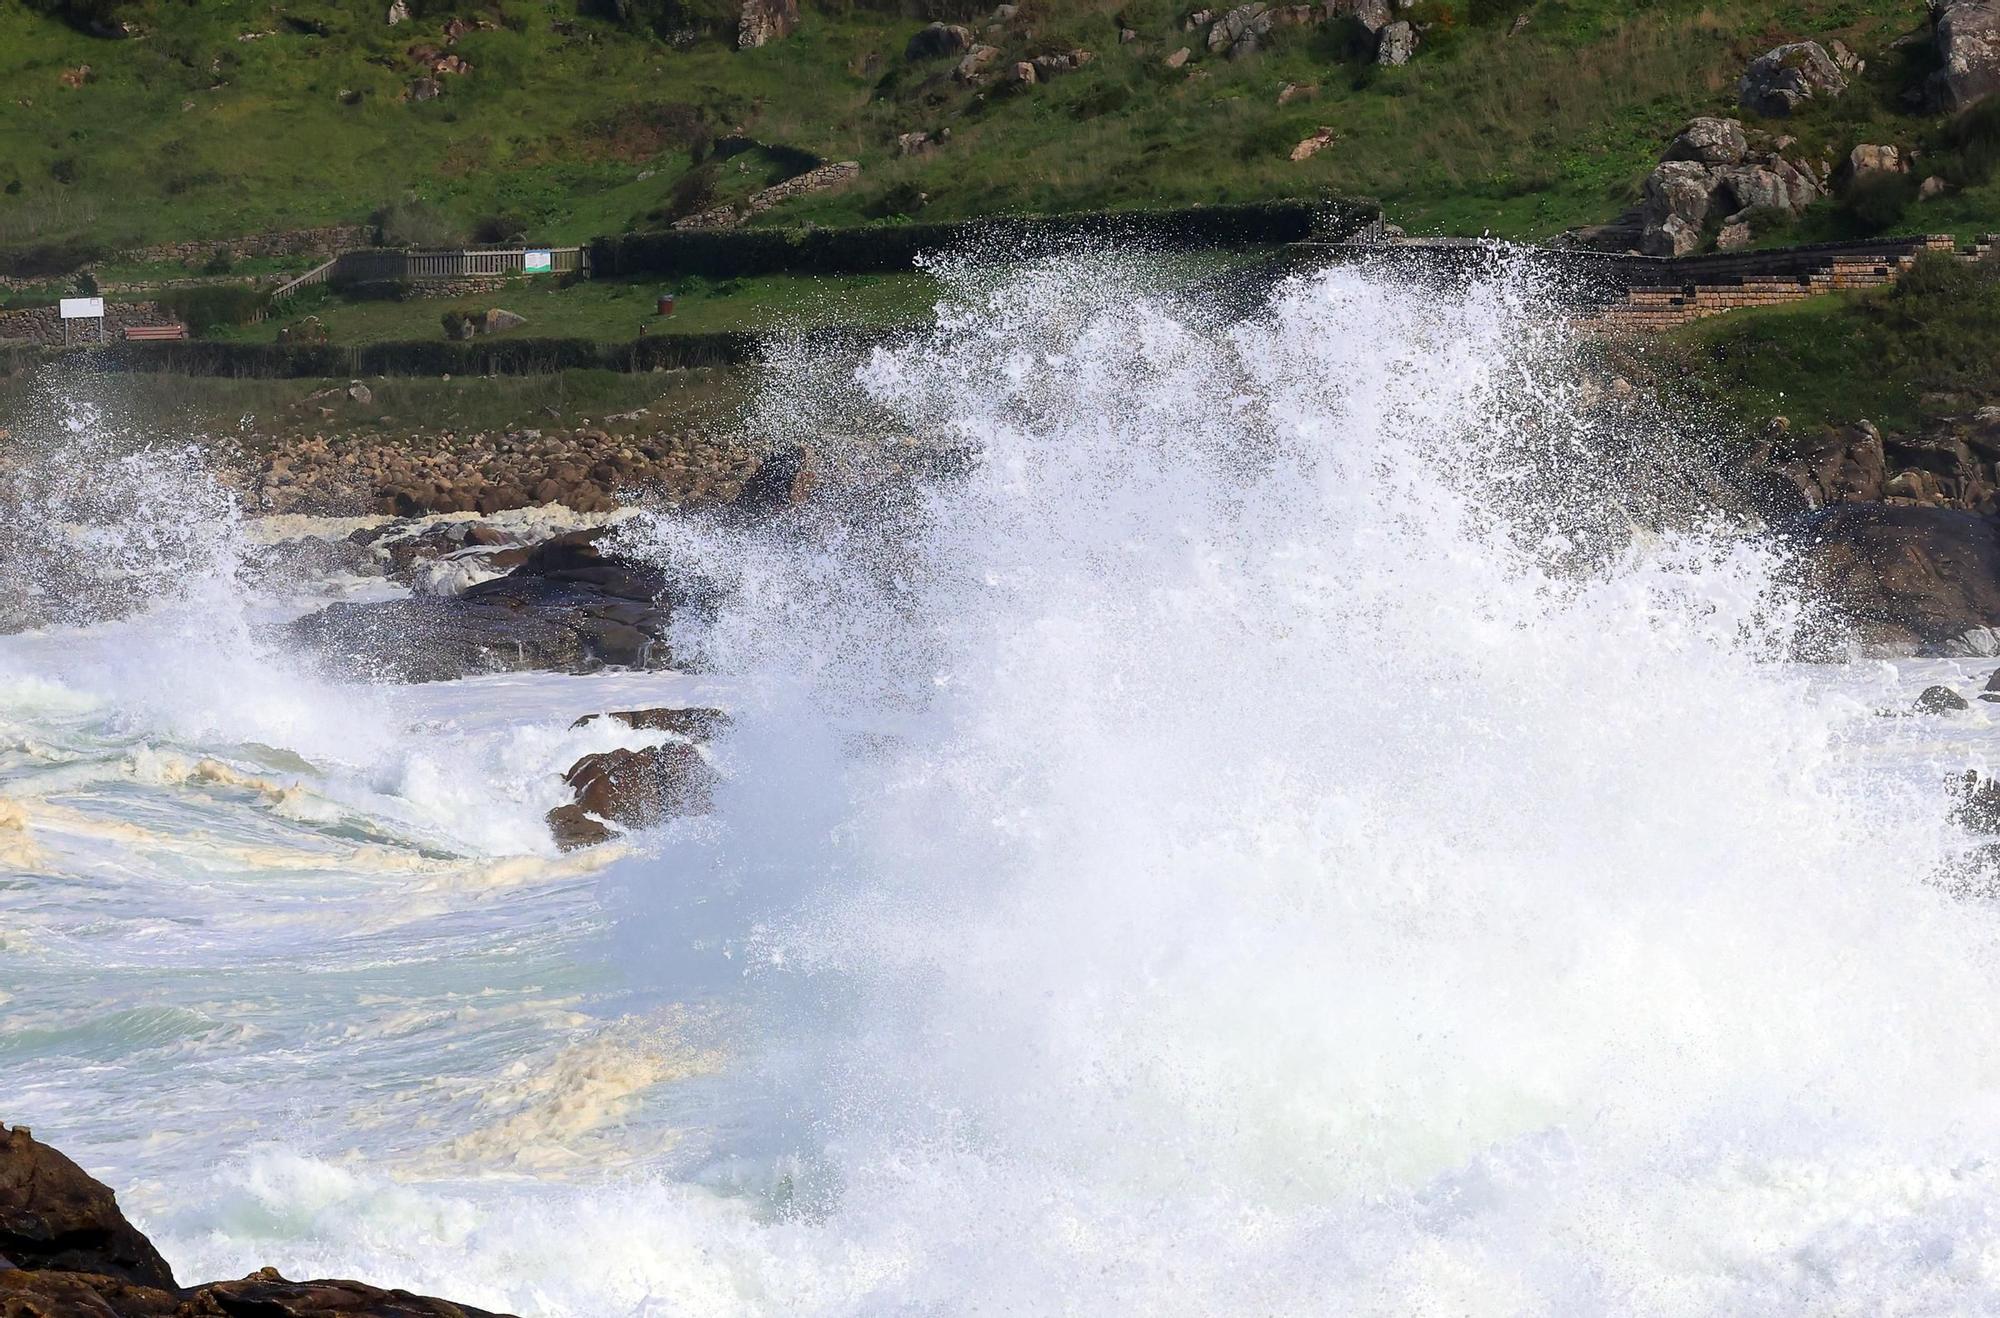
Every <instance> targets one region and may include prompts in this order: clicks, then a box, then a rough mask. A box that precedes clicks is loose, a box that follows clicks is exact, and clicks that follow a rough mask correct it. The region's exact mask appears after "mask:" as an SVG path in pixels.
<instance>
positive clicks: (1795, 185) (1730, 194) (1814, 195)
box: [1717, 156, 1821, 216]
mask: <svg viewBox="0 0 2000 1318" xmlns="http://www.w3.org/2000/svg"><path fill="white" fill-rule="evenodd" d="M1717 182H1718V183H1719V185H1720V188H1721V189H1722V190H1723V191H1724V193H1725V195H1724V197H1723V201H1724V203H1725V204H1724V206H1723V208H1722V209H1723V211H1724V213H1725V214H1733V213H1735V212H1737V211H1747V210H1777V211H1783V212H1785V213H1786V214H1787V215H1794V216H1795V215H1798V214H1799V213H1800V212H1801V211H1803V210H1805V208H1806V207H1808V206H1810V205H1812V204H1813V203H1814V202H1815V201H1818V200H1819V199H1820V196H1821V192H1820V186H1819V184H1818V183H1816V182H1814V181H1813V179H1812V176H1811V175H1809V174H1807V173H1806V172H1805V171H1804V170H1802V169H1800V168H1799V167H1798V166H1797V165H1794V164H1793V163H1792V162H1791V161H1789V160H1786V159H1784V158H1783V157H1781V156H1772V157H1770V158H1769V159H1767V160H1765V161H1764V162H1762V163H1761V164H1759V163H1749V164H1742V165H1731V166H1728V167H1726V168H1724V169H1722V170H1721V171H1720V173H1719V174H1718V175H1717Z"/></svg>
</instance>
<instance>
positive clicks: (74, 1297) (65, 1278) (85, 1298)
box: [0, 1268, 181, 1318]
mask: <svg viewBox="0 0 2000 1318" xmlns="http://www.w3.org/2000/svg"><path fill="white" fill-rule="evenodd" d="M180 1305H181V1296H180V1295H179V1294H178V1293H176V1292H173V1291H165V1290H161V1289H159V1288H158V1287H154V1286H141V1285H138V1284H136V1283H134V1282H129V1281H125V1280H123V1279H121V1278H118V1277H106V1276H101V1275H98V1274H94V1273H88V1272H61V1271H48V1270H43V1269H35V1270H32V1271H30V1270H26V1269H18V1268H17V1269H13V1270H11V1271H0V1314H4V1315H5V1316H6V1318H179V1313H180V1311H181V1310H180Z"/></svg>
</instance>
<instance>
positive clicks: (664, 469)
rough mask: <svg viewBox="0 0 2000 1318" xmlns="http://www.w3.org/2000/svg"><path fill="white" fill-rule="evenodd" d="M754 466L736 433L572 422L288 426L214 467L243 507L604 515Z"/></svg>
mask: <svg viewBox="0 0 2000 1318" xmlns="http://www.w3.org/2000/svg"><path fill="white" fill-rule="evenodd" d="M350 387H351V388H361V387H365V386H359V385H356V386H350ZM758 466H759V459H758V456H757V455H756V453H755V452H753V451H752V450H750V449H747V448H745V447H744V446H743V445H741V444H740V443H734V442H729V441H724V440H714V439H710V438H707V437H705V436H700V435H691V434H686V433H682V432H668V431H647V432H638V433H618V432H615V431H612V430H609V429H604V428H595V427H583V428H579V429H568V430H547V431H544V430H534V429H527V430H511V431H504V432H499V433H487V432H478V433H472V434H457V433H454V432H450V431H446V432H442V433H434V434H427V435H413V436H397V437H391V436H380V435H324V434H310V435H300V436H291V437H286V438H283V439H278V440H274V441H272V442H271V444H270V446H269V447H267V448H265V449H263V450H261V451H259V452H255V453H249V454H239V455H236V456H235V457H234V458H233V459H232V460H230V461H229V462H228V463H227V464H226V465H225V468H224V474H225V477H226V478H227V479H229V480H230V481H231V482H232V483H233V484H234V485H235V486H236V487H237V488H238V489H239V490H240V491H241V495H242V499H243V503H244V506H245V508H246V509H248V510H249V511H251V512H253V513H263V514H306V515H314V516H335V517H340V516H354V515H358V514H366V513H376V514H384V515H388V516H392V517H420V516H423V515H425V514H427V513H469V512H477V513H481V514H485V515H491V514H493V513H497V512H503V511H506V510H508V509H512V508H527V507H533V506H536V505H543V504H562V505H564V506H565V507H568V508H571V509H573V510H575V511H577V512H586V513H607V512H611V511H612V510H614V509H616V508H619V507H621V506H623V505H624V504H627V503H630V502H632V501H633V500H634V499H635V498H638V497H641V496H643V497H646V498H648V499H651V500H654V501H658V502H662V503H666V504H670V505H672V506H676V507H700V506H704V505H711V504H717V503H726V502H728V501H730V500H732V499H734V498H735V497H736V496H737V495H738V494H739V493H740V492H741V491H742V489H743V486H744V483H745V482H746V481H748V480H749V479H750V477H751V476H753V475H755V474H756V472H757V469H758Z"/></svg>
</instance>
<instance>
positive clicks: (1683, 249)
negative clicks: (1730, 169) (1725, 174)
mask: <svg viewBox="0 0 2000 1318" xmlns="http://www.w3.org/2000/svg"><path fill="white" fill-rule="evenodd" d="M1716 183H1717V173H1716V168H1715V167H1714V166H1712V165H1704V164H1701V163H1699V162H1698V161H1693V160H1667V161H1662V162H1661V164H1660V166H1659V168H1657V169H1655V170H1654V171H1653V172H1652V173H1651V174H1650V175H1648V176H1647V178H1646V201H1645V205H1644V206H1643V208H1642V210H1641V216H1642V220H1643V223H1644V226H1645V228H1644V233H1643V236H1642V237H1641V238H1640V242H1639V247H1640V250H1641V251H1643V252H1645V253H1646V254H1647V255H1648V256H1686V255H1687V254H1688V253H1690V252H1692V251H1694V250H1695V249H1696V248H1697V247H1699V246H1700V245H1701V231H1702V226H1703V225H1704V224H1706V223H1708V212H1709V208H1710V206H1711V205H1712V204H1713V197H1714V193H1715V188H1716Z"/></svg>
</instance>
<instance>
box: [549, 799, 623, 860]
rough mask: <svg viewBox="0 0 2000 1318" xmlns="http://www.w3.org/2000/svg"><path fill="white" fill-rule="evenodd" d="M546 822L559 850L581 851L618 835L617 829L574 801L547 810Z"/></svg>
mask: <svg viewBox="0 0 2000 1318" xmlns="http://www.w3.org/2000/svg"><path fill="white" fill-rule="evenodd" d="M548 823H549V835H550V836H551V837H553V838H554V839H555V842H556V847H557V849H558V850H561V851H581V850H582V849H583V848H585V847H595V846H600V845H602V844H603V843H606V842H609V841H611V840H612V839H613V838H615V837H617V836H618V830H617V829H615V828H613V827H611V825H609V824H607V823H605V822H604V821H603V820H601V819H596V818H593V817H592V816H591V814H590V812H589V811H587V810H585V809H584V808H583V807H582V806H580V805H578V804H577V803H576V802H574V801H572V802H570V803H569V804H568V805H559V806H557V807H556V808H555V809H553V810H551V811H549V814H548Z"/></svg>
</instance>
